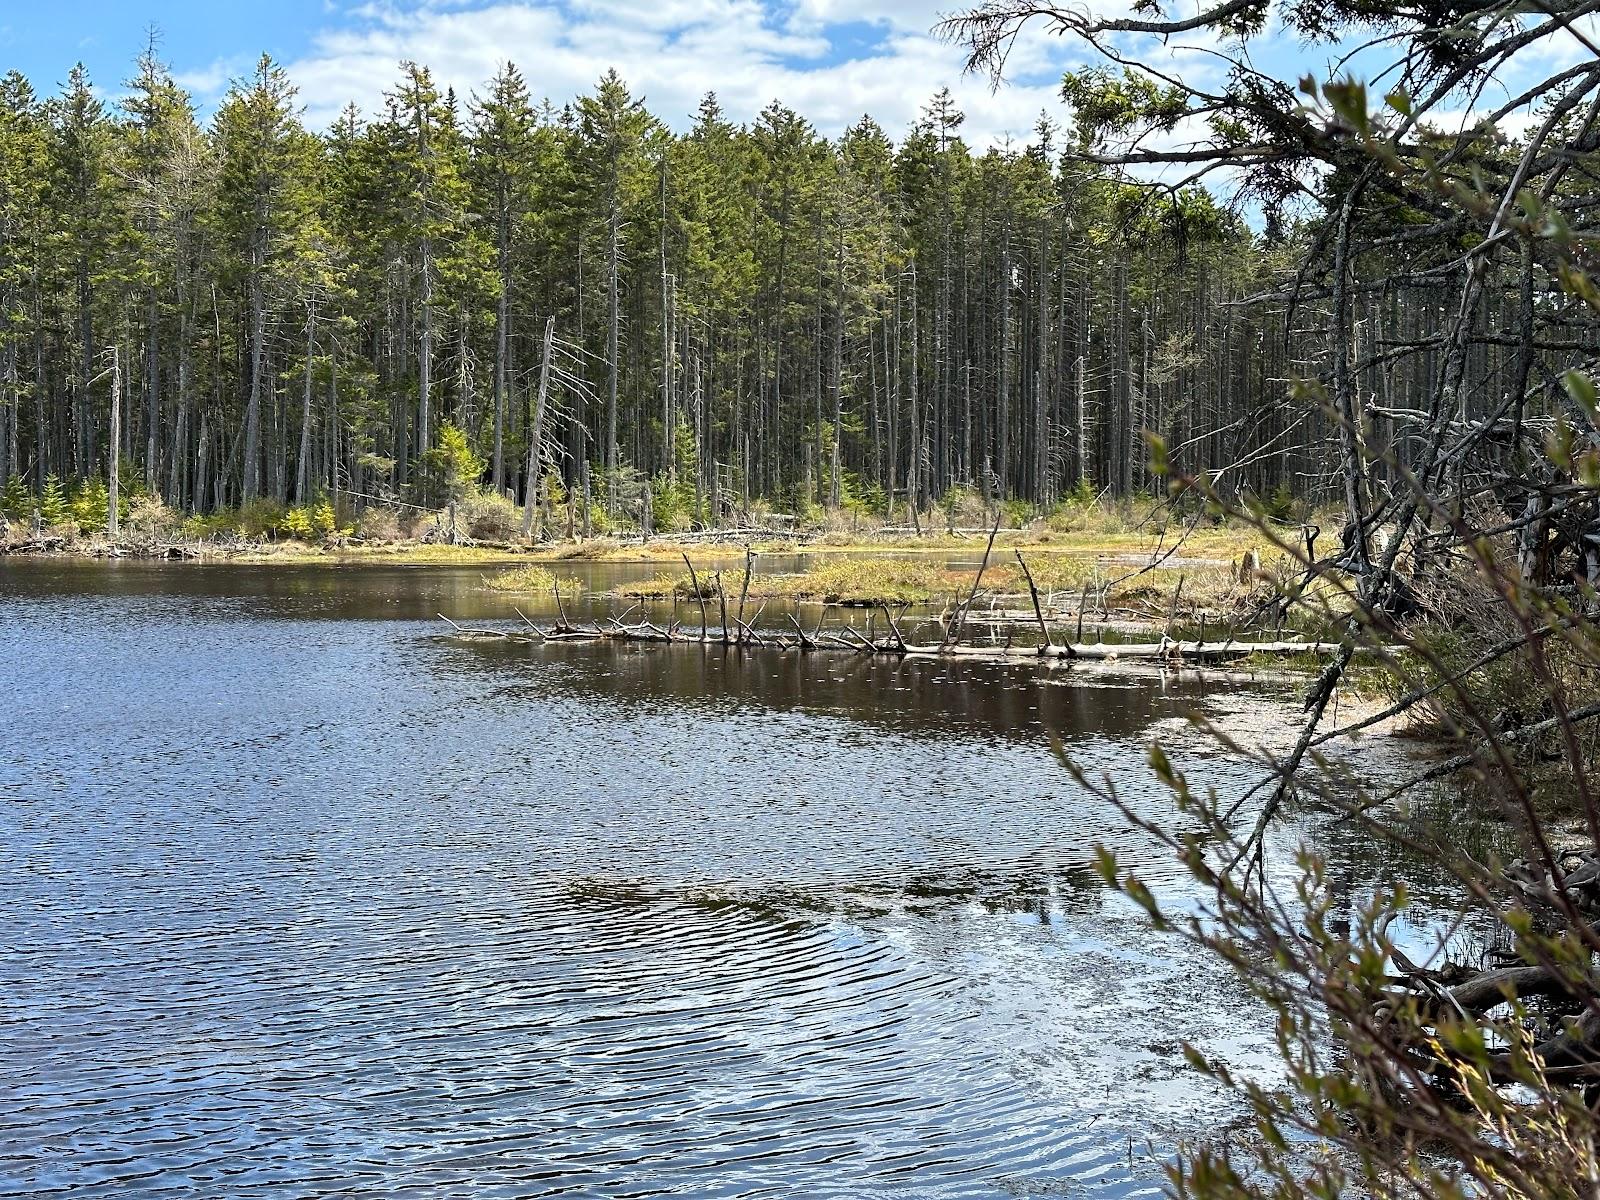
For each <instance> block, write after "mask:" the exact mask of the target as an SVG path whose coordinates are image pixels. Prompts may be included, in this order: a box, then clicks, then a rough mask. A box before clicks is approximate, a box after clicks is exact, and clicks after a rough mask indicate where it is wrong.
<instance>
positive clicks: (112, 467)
mask: <svg viewBox="0 0 1600 1200" xmlns="http://www.w3.org/2000/svg"><path fill="white" fill-rule="evenodd" d="M121 465H122V347H120V346H113V347H111V452H110V455H109V457H108V460H107V466H106V476H107V479H106V537H107V538H109V539H110V540H111V541H113V542H114V541H116V540H117V507H118V499H119V498H118V481H117V473H118V470H119V469H120V467H121Z"/></svg>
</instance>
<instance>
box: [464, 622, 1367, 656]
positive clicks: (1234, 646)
mask: <svg viewBox="0 0 1600 1200" xmlns="http://www.w3.org/2000/svg"><path fill="white" fill-rule="evenodd" d="M519 615H521V614H519ZM885 616H888V617H889V626H890V629H891V631H892V632H893V634H894V636H893V637H890V638H869V637H867V636H865V635H864V634H862V633H861V632H860V631H859V630H857V629H855V628H854V627H853V626H849V625H845V626H841V627H840V629H839V631H838V632H837V633H834V632H831V631H824V630H822V629H817V630H815V631H813V632H810V633H808V632H807V631H806V630H805V629H804V627H802V626H801V625H800V624H799V623H798V622H795V621H794V620H793V618H791V619H790V624H791V626H792V627H793V632H792V633H785V632H782V631H780V630H775V629H774V630H765V629H763V630H757V629H754V628H752V627H751V626H750V625H749V624H748V623H745V622H741V621H738V620H737V619H735V620H732V621H730V623H729V625H728V626H727V627H723V628H708V627H705V626H701V627H700V628H698V629H688V630H686V629H684V628H683V627H682V626H681V625H678V624H676V623H674V624H673V625H671V626H667V627H663V626H660V625H656V624H654V623H652V622H649V621H645V622H639V623H636V624H627V623H625V622H624V621H622V620H620V619H618V618H616V617H608V618H606V619H605V621H604V622H599V621H597V622H594V623H591V624H588V625H572V624H569V623H567V622H566V621H565V620H563V621H562V622H560V623H557V624H554V625H544V626H541V625H537V624H535V623H534V622H532V621H529V620H527V618H525V617H524V618H523V621H522V624H520V625H513V626H510V627H508V628H504V629H501V628H488V627H482V626H477V627H473V626H465V625H460V624H457V623H456V622H455V621H452V620H451V619H450V618H449V617H447V616H445V615H444V614H443V613H440V614H439V619H440V620H441V621H443V622H445V624H447V625H449V626H450V628H451V629H452V630H453V631H454V632H455V634H456V635H457V636H459V637H470V638H493V639H495V640H498V641H511V642H529V643H540V644H542V643H545V642H638V643H651V644H655V645H676V644H682V645H710V646H738V647H759V648H762V649H768V650H787V651H796V652H800V653H811V652H814V651H819V650H832V651H836V652H843V653H849V654H864V655H879V656H883V657H893V658H946V659H971V660H979V661H996V660H1003V661H1010V662H1015V661H1019V660H1028V659H1033V660H1035V661H1055V662H1059V661H1068V660H1078V659H1081V660H1084V661H1096V662H1115V661H1117V660H1119V659H1137V660H1139V661H1145V662H1149V661H1155V662H1163V663H1182V662H1229V661H1237V660H1238V659H1242V658H1248V657H1250V656H1251V655H1252V654H1265V655H1275V656H1287V655H1295V654H1333V653H1335V652H1337V651H1338V649H1339V644H1338V643H1337V642H1299V641H1272V642H1250V641H1225V642H1197V641H1196V642H1190V641H1179V640H1175V639H1171V638H1163V639H1162V640H1161V641H1159V642H1128V643H1123V644H1121V645H1116V644H1106V643H1097V644H1088V645H1070V644H1068V645H1044V646H969V645H957V644H953V643H951V644H941V643H936V642H935V643H926V644H918V643H912V642H907V641H904V640H903V639H902V638H901V636H900V633H899V628H898V626H897V625H896V624H895V622H894V619H893V617H892V616H890V615H889V614H888V613H887V612H885Z"/></svg>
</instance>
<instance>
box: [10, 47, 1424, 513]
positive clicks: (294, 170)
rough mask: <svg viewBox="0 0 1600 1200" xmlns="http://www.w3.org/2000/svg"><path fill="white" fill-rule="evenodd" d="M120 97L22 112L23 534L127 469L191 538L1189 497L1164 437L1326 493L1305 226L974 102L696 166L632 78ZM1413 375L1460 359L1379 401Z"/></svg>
mask: <svg viewBox="0 0 1600 1200" xmlns="http://www.w3.org/2000/svg"><path fill="white" fill-rule="evenodd" d="M115 90H116V92H117V96H118V98H117V99H115V100H113V99H109V98H108V96H107V94H106V91H105V90H104V89H101V88H97V86H96V85H95V83H94V82H92V81H91V80H90V79H89V78H87V76H86V74H85V72H84V71H83V70H82V69H81V68H78V69H74V70H73V71H72V72H71V73H70V74H69V75H68V77H67V80H66V82H65V84H64V85H63V86H62V87H61V88H60V90H59V92H58V93H57V94H50V95H47V94H44V93H42V92H41V91H40V90H39V89H38V88H36V87H35V86H34V85H33V84H31V83H30V82H29V81H28V80H26V79H24V78H22V77H20V76H19V75H17V74H15V73H13V74H11V75H9V76H8V77H6V78H5V80H4V81H3V83H0V479H5V480H8V481H9V482H8V494H9V495H10V496H11V497H12V507H13V508H17V509H20V508H22V507H24V505H25V504H26V503H27V498H28V497H29V496H31V497H33V498H35V500H36V499H37V498H38V497H41V496H46V495H47V494H48V495H50V496H51V502H52V503H54V502H55V498H54V493H55V492H56V491H57V490H63V491H65V492H70V491H71V490H73V489H74V488H75V487H79V486H83V485H84V484H85V483H86V481H97V483H98V484H99V485H103V484H104V482H105V481H107V480H108V478H109V475H110V473H111V463H112V460H113V457H114V458H115V462H116V466H117V472H116V473H117V475H118V476H119V479H120V481H121V483H122V489H123V493H124V495H126V494H128V492H129V490H130V489H142V490H144V491H146V492H148V493H150V494H153V495H156V496H159V497H160V498H161V499H163V500H164V501H165V502H166V503H167V504H168V505H170V506H172V507H173V508H175V509H179V510H183V511H187V512H190V513H206V512H211V511H215V510H218V509H224V508H235V507H238V506H240V505H246V504H249V503H250V502H251V501H252V500H255V499H258V498H259V499H262V500H270V501H275V502H277V503H280V504H283V503H298V504H304V503H307V502H308V501H309V500H311V499H312V498H313V497H319V496H325V495H327V494H329V493H335V494H341V495H345V496H348V497H349V498H350V499H351V500H352V501H353V502H355V503H357V504H361V503H367V502H371V501H374V500H383V501H401V502H411V503H417V504H422V505H433V506H437V504H438V503H440V502H441V501H442V500H443V499H444V498H445V497H444V495H443V493H444V491H446V490H448V484H447V483H446V482H445V481H446V480H448V479H450V478H452V477H453V474H452V473H454V475H457V476H458V475H460V474H462V473H465V474H466V475H469V476H472V477H473V481H474V482H476V483H477V484H479V485H481V486H482V487H483V488H484V489H486V490H491V489H492V491H493V492H494V493H496V494H510V496H511V498H512V499H515V500H517V501H519V502H526V500H527V498H528V490H529V488H528V483H529V480H530V479H538V480H540V481H542V483H543V486H544V487H545V488H547V489H548V493H547V494H548V495H557V494H561V493H563V492H566V493H571V492H576V490H577V489H579V488H584V487H588V488H591V489H592V495H593V496H594V498H595V503H596V506H597V507H598V508H603V510H604V511H605V512H608V513H609V514H610V515H611V516H612V518H613V519H615V520H617V521H619V522H622V521H631V520H635V519H637V518H638V517H639V516H641V515H642V510H641V502H642V497H645V496H649V497H650V505H651V508H652V513H651V514H650V517H651V518H653V519H654V521H655V523H656V524H657V525H658V527H663V528H664V527H667V526H669V525H670V526H674V527H679V528H683V527H688V526H690V525H701V524H716V523H719V522H721V521H723V520H724V519H725V518H726V517H727V516H729V515H730V514H732V513H734V512H736V511H747V510H748V509H749V507H750V505H751V504H752V502H757V501H759V502H764V503H765V504H766V505H767V506H768V507H769V508H778V509H780V510H782V511H787V512H804V511H806V510H808V509H809V508H811V507H812V506H817V505H821V506H832V507H834V508H847V509H851V508H853V509H855V510H856V511H858V512H862V513H866V512H871V513H874V514H878V515H882V516H883V517H885V518H886V519H893V518H894V517H895V515H896V513H897V511H898V513H899V514H900V519H901V520H905V519H906V514H907V513H908V512H913V513H914V512H915V511H918V510H921V509H922V508H924V507H925V506H926V505H928V504H931V503H934V502H937V501H938V500H939V499H940V498H941V497H944V496H947V495H949V494H951V493H952V492H953V491H957V490H962V491H964V492H971V493H977V494H981V495H982V496H983V497H985V498H988V499H990V500H1001V499H1009V500H1020V501H1025V502H1029V503H1031V504H1035V505H1039V506H1048V505H1049V504H1051V503H1052V502H1054V501H1057V500H1059V499H1060V498H1062V497H1063V496H1067V495H1074V494H1076V495H1086V494H1094V493H1102V492H1104V493H1109V494H1111V495H1127V494H1132V493H1136V492H1140V491H1144V490H1149V489H1151V488H1152V486H1153V481H1152V480H1151V478H1150V477H1149V475H1148V473H1147V469H1146V461H1147V458H1148V454H1147V451H1146V447H1145V444H1144V441H1143V434H1144V431H1147V430H1149V431H1154V432H1158V433H1160V434H1161V435H1162V436H1163V437H1164V438H1165V439H1166V441H1167V443H1168V445H1169V446H1170V447H1172V451H1171V452H1172V454H1173V455H1174V457H1175V458H1176V459H1177V460H1178V462H1179V464H1180V465H1182V464H1190V465H1192V466H1195V467H1198V465H1200V464H1204V465H1205V466H1207V467H1209V468H1215V467H1216V465H1217V464H1230V465H1229V467H1228V468H1227V469H1226V470H1224V471H1222V472H1221V473H1220V475H1219V478H1218V484H1219V486H1221V487H1222V488H1224V489H1227V490H1229V491H1231V493H1232V494H1235V495H1240V494H1259V495H1263V496H1266V495H1271V494H1273V493H1276V494H1278V495H1280V496H1282V495H1287V494H1294V495H1302V496H1314V495H1316V494H1318V492H1319V489H1321V488H1322V487H1323V485H1324V483H1325V482H1327V481H1325V480H1324V479H1323V477H1322V471H1323V466H1322V463H1323V457H1324V456H1323V455H1322V454H1321V452H1320V451H1319V449H1318V447H1319V445H1320V444H1322V443H1323V442H1324V441H1325V439H1326V438H1327V437H1328V436H1329V430H1330V423H1329V422H1328V421H1327V419H1326V418H1325V417H1324V415H1323V414H1321V413H1319V412H1318V411H1316V409H1315V406H1304V405H1302V406H1298V407H1297V406H1293V405H1292V404H1291V403H1290V401H1289V400H1288V399H1287V396H1288V388H1287V383H1288V381H1289V380H1291V379H1293V378H1295V377H1298V376H1300V375H1302V374H1310V373H1314V371H1315V369H1316V361H1315V359H1316V357H1317V355H1318V354H1319V353H1320V351H1319V350H1318V348H1317V347H1318V343H1317V342H1316V341H1315V339H1311V340H1310V341H1307V340H1306V339H1303V338H1298V337H1297V336H1296V334H1295V329H1294V324H1295V321H1296V317H1295V316H1294V313H1293V310H1292V309H1290V308H1289V307H1288V306H1287V305H1286V304H1284V303H1283V302H1281V301H1276V300H1274V299H1272V298H1271V292H1270V289H1269V288H1268V287H1267V283H1268V281H1269V280H1270V279H1271V277H1272V273H1273V271H1274V263H1275V262H1276V261H1278V260H1279V259H1282V258H1285V257H1286V256H1287V255H1290V254H1292V252H1293V249H1294V247H1295V245H1296V243H1297V241H1298V240H1300V239H1302V238H1303V236H1304V233H1303V231H1302V230H1300V229H1299V228H1298V227H1297V226H1295V225H1294V224H1292V223H1289V222H1285V221H1282V220H1279V219H1277V217H1276V214H1274V213H1269V214H1268V217H1267V220H1266V221H1265V223H1264V226H1263V223H1262V222H1261V221H1255V222H1253V223H1252V222H1249V221H1246V220H1245V219H1242V218H1241V216H1240V215H1239V214H1238V213H1236V212H1230V211H1227V210H1226V209H1225V208H1223V207H1221V206H1219V205H1218V204H1217V203H1215V202H1214V201H1213V200H1212V199H1211V197H1210V196H1209V195H1208V194H1207V193H1205V192H1204V191H1202V190H1199V189H1197V188H1189V189H1175V190H1172V189H1169V190H1167V191H1165V192H1152V191H1151V190H1150V189H1149V188H1147V187H1141V186H1136V185H1135V184H1134V183H1133V182H1131V181H1129V180H1128V179H1126V178H1124V177H1120V176H1119V175H1117V174H1116V173H1114V172H1113V171H1111V170H1110V169H1102V168H1097V167H1094V166H1092V165H1086V162H1085V160H1084V159H1083V157H1082V156H1068V155H1067V154H1066V152H1067V151H1070V150H1072V149H1075V148H1077V149H1081V146H1075V145H1074V139H1075V138H1078V137H1079V135H1078V134H1077V133H1075V131H1074V130H1073V129H1071V128H1063V127H1058V126H1057V125H1056V124H1054V123H1053V122H1052V120H1051V119H1050V118H1049V117H1048V116H1046V115H1043V114H1041V117H1040V119H1039V122H1038V125H1037V127H1036V128H1035V129H1034V131H1033V133H1032V135H1031V137H1030V138H1029V139H1028V141H1027V142H1026V143H1025V144H1018V145H1002V146H995V147H989V148H984V149H978V148H975V147H973V146H969V145H968V144H967V143H965V142H964V141H963V140H962V136H961V126H962V114H961V113H960V112H959V111H958V110H957V109H956V107H955V105H954V103H953V101H952V100H951V97H950V96H949V94H948V92H946V91H940V92H939V93H937V94H936V95H934V96H933V97H932V98H931V99H930V100H929V101H928V103H927V104H926V106H925V107H924V108H923V110H922V117H921V119H920V120H919V121H918V122H917V123H916V125H915V127H914V128H912V129H910V130H909V131H906V132H905V133H904V136H903V137H900V138H899V140H898V141H897V140H896V139H895V137H893V136H892V135H891V132H890V131H887V130H885V129H883V128H882V127H880V126H879V125H878V124H877V123H876V122H874V121H873V119H872V118H871V116H870V115H869V116H863V117H862V118H861V119H860V121H859V122H857V123H856V124H855V125H854V126H853V127H851V128H850V129H848V130H847V131H846V132H845V133H844V134H843V135H842V136H840V137H838V138H837V139H833V140H830V139H829V138H827V137H824V136H822V135H821V134H819V133H818V132H817V130H816V129H815V128H814V127H813V126H812V125H811V124H809V123H808V122H807V120H806V118H805V116H804V114H801V113H797V112H794V111H792V110H791V109H789V108H786V107H785V106H784V105H782V104H781V103H776V102H775V103H773V104H771V105H770V106H769V107H768V108H766V109H765V110H764V111H763V112H762V113H761V114H760V116H759V118H758V119H756V120H755V121H754V122H753V123H751V124H749V125H740V124H736V123H734V122H732V121H730V120H729V119H728V118H727V117H725V116H724V114H723V113H722V111H721V110H720V109H719V106H718V103H717V100H716V97H715V96H714V95H712V94H707V95H706V97H705V98H704V101H703V102H702V104H701V106H700V109H699V111H698V112H697V113H696V114H695V115H694V118H693V121H692V124H690V125H689V127H688V128H687V130H686V131H685V132H682V133H677V132H674V131H673V130H672V129H670V128H669V127H668V126H667V125H666V124H665V123H664V122H663V121H662V120H660V119H659V118H658V117H657V116H655V115H653V114H652V113H651V112H650V111H649V109H648V108H647V107H646V103H645V100H644V98H642V97H638V96H635V95H633V94H632V93H631V92H630V90H629V88H628V86H627V85H626V83H625V82H624V81H623V80H622V79H621V78H619V77H618V76H617V75H616V74H615V73H608V74H607V75H606V76H605V77H604V78H602V79H601V80H599V82H598V84H597V85H596V87H595V89H594V91H593V92H592V93H591V94H588V95H584V96H580V97H578V98H576V99H575V100H574V101H573V102H572V103H570V104H567V105H565V106H563V107H559V108H557V107H554V106H553V105H552V104H551V103H550V102H548V101H544V102H541V101H539V100H538V99H536V95H537V92H536V84H530V82H529V81H527V80H525V79H524V77H523V76H522V75H521V74H520V73H519V72H518V70H517V69H516V68H515V67H513V66H510V65H507V66H506V67H504V68H503V69H502V70H501V72H500V73H499V74H498V75H497V76H496V77H495V78H494V79H492V80H490V81H488V82H487V83H486V84H485V85H484V86H483V88H482V90H481V91H480V92H477V93H475V94H473V95H471V96H458V95H455V94H452V93H450V92H448V91H442V90H441V89H440V88H439V87H438V86H436V84H435V83H434V82H433V80H432V78H431V76H430V74H429V71H428V69H427V68H426V67H425V66H423V65H420V64H414V63H404V64H401V65H400V67H399V68H398V72H397V75H396V80H395V83H394V86H393V90H392V91H391V92H389V93H388V95H387V97H386V103H385V105H384V107H383V108H382V110H381V111H379V112H375V113H367V112H361V111H358V110H357V109H355V108H354V107H351V108H350V109H348V110H347V111H346V112H345V113H344V115H343V116H342V117H340V119H339V120H338V121H337V122H336V123H335V124H334V125H333V126H332V127H331V128H330V129H328V130H326V131H323V132H318V131H313V130H311V129H308V128H307V127H306V126H305V124H304V123H303V121H302V119H301V115H300V110H299V106H298V104H297V100H296V91H295V87H294V83H293V81H292V80H291V79H290V78H289V77H288V76H287V75H286V73H285V72H284V71H283V70H282V69H281V68H280V67H278V66H277V65H275V64H274V63H273V62H272V61H270V60H268V59H266V58H263V59H262V60H261V61H260V63H259V65H258V66H257V68H256V70H255V72H254V74H252V75H251V76H249V77H248V78H245V79H241V80H239V81H237V82H236V83H235V84H234V85H233V87H232V89H231V90H230V91H229V92H228V94H227V96H226V97H225V99H224V100H223V101H222V102H221V104H220V105H219V107H218V108H217V111H216V112H215V115H214V116H213V117H212V118H211V119H210V120H209V121H204V122H203V121H202V120H201V119H200V117H199V116H198V114H197V109H196V106H195V103H194V102H193V100H192V99H191V98H190V97H189V96H188V95H186V94H185V92H184V91H183V89H182V88H180V87H179V86H178V85H177V84H176V83H175V82H174V80H173V79H172V77H171V75H170V74H169V73H168V71H167V70H166V68H165V67H164V66H163V65H162V63H161V62H160V60H159V59H158V57H157V56H156V54H155V53H154V52H153V51H151V52H147V53H145V54H144V55H142V56H141V57H140V58H139V59H138V60H137V63H136V66H135V69H134V70H133V72H132V77H131V79H129V80H128V81H126V83H125V84H123V85H122V86H120V87H118V88H117V89H115ZM1253 225H1254V226H1263V227H1260V228H1256V227H1253ZM1372 303H1373V305H1374V311H1379V310H1380V309H1381V311H1383V312H1385V313H1387V314H1389V315H1391V316H1393V315H1396V314H1400V313H1401V312H1402V310H1403V315H1401V316H1399V319H1400V320H1402V321H1408V322H1411V323H1413V324H1415V325H1416V326H1417V327H1418V328H1421V327H1422V326H1424V325H1426V324H1427V323H1428V322H1429V320H1430V319H1431V317H1430V313H1432V312H1433V310H1434V309H1436V308H1438V307H1439V305H1438V303H1436V298H1435V297H1433V296H1432V294H1431V293H1430V290H1429V288H1428V286H1427V285H1426V282H1425V281H1424V283H1423V284H1421V285H1419V286H1417V287H1413V288H1409V289H1408V288H1403V287H1402V288H1398V289H1394V290H1391V291H1390V292H1389V293H1388V294H1386V295H1384V296H1382V297H1379V298H1375V299H1374V300H1373V301H1372ZM1301 316H1302V317H1303V316H1304V312H1303V310H1302V313H1301ZM1396 369H1398V370H1400V371H1402V372H1403V371H1405V370H1411V369H1415V370H1424V369H1425V365H1414V364H1408V363H1405V362H1402V363H1400V364H1399V366H1398V368H1396V367H1394V366H1391V367H1390V368H1389V369H1388V370H1387V371H1384V370H1382V369H1379V368H1374V369H1373V370H1372V376H1373V380H1372V382H1373V386H1374V388H1375V389H1378V388H1387V389H1389V390H1393V389H1394V388H1395V387H1396V386H1397V381H1396V379H1395V378H1394V376H1395V371H1396ZM1380 377H1381V378H1380ZM1400 382H1403V381H1400ZM544 496H545V494H542V495H541V498H544ZM14 515H15V514H14Z"/></svg>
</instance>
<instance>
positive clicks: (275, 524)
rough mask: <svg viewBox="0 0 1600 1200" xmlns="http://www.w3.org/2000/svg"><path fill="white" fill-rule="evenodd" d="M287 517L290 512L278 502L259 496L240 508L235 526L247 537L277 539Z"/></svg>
mask: <svg viewBox="0 0 1600 1200" xmlns="http://www.w3.org/2000/svg"><path fill="white" fill-rule="evenodd" d="M287 516H288V510H287V509H285V508H284V506H283V505H281V504H279V503H278V502H277V501H276V500H272V499H269V498H268V497H266V496H257V497H256V498H255V499H254V500H251V501H250V502H249V503H247V504H244V505H241V506H240V508H239V512H238V514H237V516H236V517H235V518H234V525H235V527H236V528H237V529H238V531H239V532H240V533H242V534H244V535H245V536H246V537H275V536H277V534H278V532H279V531H280V530H281V529H282V528H283V522H284V519H285V518H286V517H287Z"/></svg>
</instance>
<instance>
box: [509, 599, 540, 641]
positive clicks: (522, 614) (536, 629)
mask: <svg viewBox="0 0 1600 1200" xmlns="http://www.w3.org/2000/svg"><path fill="white" fill-rule="evenodd" d="M511 611H512V612H514V613H516V614H517V616H519V617H521V618H522V623H523V624H524V625H526V626H527V627H528V628H529V629H531V630H533V632H534V633H535V635H537V636H538V638H539V640H540V641H541V642H543V641H547V640H548V638H547V636H546V634H545V631H544V630H542V629H540V628H539V627H538V626H537V625H535V624H534V623H533V622H532V621H530V620H528V614H527V613H525V612H523V611H522V610H521V609H520V608H518V607H517V606H516V605H512V606H511Z"/></svg>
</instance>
